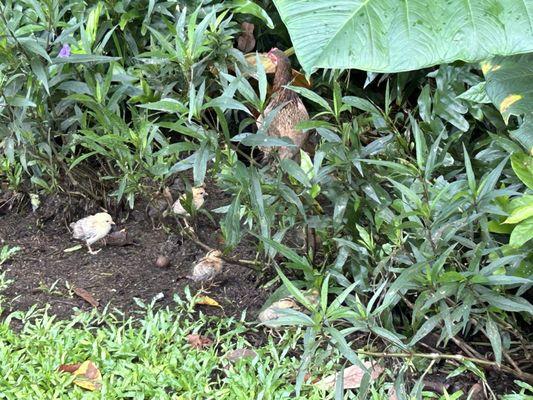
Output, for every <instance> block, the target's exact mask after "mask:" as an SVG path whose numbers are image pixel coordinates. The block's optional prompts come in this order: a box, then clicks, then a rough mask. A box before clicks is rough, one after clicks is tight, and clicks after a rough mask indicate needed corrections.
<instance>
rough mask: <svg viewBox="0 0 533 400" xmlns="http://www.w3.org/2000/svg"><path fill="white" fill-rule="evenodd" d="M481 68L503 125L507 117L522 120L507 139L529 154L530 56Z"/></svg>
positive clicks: (532, 143) (532, 124) (532, 111)
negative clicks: (512, 138)
mask: <svg viewBox="0 0 533 400" xmlns="http://www.w3.org/2000/svg"><path fill="white" fill-rule="evenodd" d="M528 7H531V5H529V6H528ZM531 11H533V10H531ZM531 11H530V12H531ZM482 68H483V73H484V74H485V78H486V80H487V84H486V91H487V95H488V96H489V98H490V99H491V100H492V102H493V103H494V105H495V106H496V107H497V108H498V110H499V111H500V113H501V114H502V117H503V119H504V121H505V122H506V123H507V122H508V121H509V117H510V116H511V115H516V116H524V120H523V122H522V126H520V128H519V129H518V131H515V132H513V133H512V134H511V136H513V137H514V138H515V139H516V140H517V141H518V142H520V144H522V145H523V146H524V147H525V148H526V150H527V151H528V152H529V153H530V154H533V153H532V152H533V135H532V134H531V131H532V130H531V129H532V128H533V121H532V118H533V80H532V79H530V77H531V76H532V75H533V54H524V55H518V56H514V57H506V58H504V57H496V58H494V59H492V60H491V61H487V62H485V63H483V65H482Z"/></svg>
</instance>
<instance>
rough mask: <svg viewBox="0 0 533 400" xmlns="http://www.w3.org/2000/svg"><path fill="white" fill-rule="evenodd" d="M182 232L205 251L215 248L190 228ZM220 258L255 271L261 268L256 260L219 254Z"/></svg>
mask: <svg viewBox="0 0 533 400" xmlns="http://www.w3.org/2000/svg"><path fill="white" fill-rule="evenodd" d="M182 233H183V234H184V235H185V236H187V238H189V240H191V241H192V242H194V243H196V244H197V245H198V246H200V247H201V248H203V249H204V250H206V251H212V250H216V249H214V248H213V247H211V246H208V245H207V244H205V243H203V242H202V241H201V240H200V239H198V236H196V233H195V232H194V231H193V230H192V229H187V228H185V229H183V230H182ZM220 258H221V259H222V260H224V261H225V262H227V263H229V264H236V265H240V266H242V267H246V268H249V269H251V270H253V271H255V272H259V271H260V270H261V268H260V267H261V264H260V263H259V262H258V261H252V260H237V259H234V258H230V257H225V256H221V257H220Z"/></svg>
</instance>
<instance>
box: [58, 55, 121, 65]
mask: <svg viewBox="0 0 533 400" xmlns="http://www.w3.org/2000/svg"><path fill="white" fill-rule="evenodd" d="M119 60H120V57H107V56H97V55H93V54H72V55H71V56H70V57H56V58H54V59H52V60H51V61H52V63H54V64H82V63H95V64H102V63H109V62H113V61H119Z"/></svg>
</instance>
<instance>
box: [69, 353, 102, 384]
mask: <svg viewBox="0 0 533 400" xmlns="http://www.w3.org/2000/svg"><path fill="white" fill-rule="evenodd" d="M73 374H74V375H75V376H76V378H74V384H75V385H78V386H80V387H82V388H84V389H87V390H93V391H94V390H99V389H100V388H101V387H102V374H101V373H100V370H99V369H98V368H97V367H96V365H94V363H93V362H92V361H90V360H87V361H85V362H84V363H82V364H81V365H80V367H79V368H78V369H77V370H76V371H74V372H73Z"/></svg>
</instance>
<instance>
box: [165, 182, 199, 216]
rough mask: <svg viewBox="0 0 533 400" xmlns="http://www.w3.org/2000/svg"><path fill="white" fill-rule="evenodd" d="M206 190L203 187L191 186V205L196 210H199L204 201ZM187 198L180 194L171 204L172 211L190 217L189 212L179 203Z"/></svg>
mask: <svg viewBox="0 0 533 400" xmlns="http://www.w3.org/2000/svg"><path fill="white" fill-rule="evenodd" d="M206 196H207V192H206V191H205V189H204V188H203V187H193V188H192V205H193V207H194V208H195V209H196V210H199V209H200V208H201V207H202V206H203V204H204V201H205V197H206ZM186 198H187V195H186V194H182V195H181V196H180V197H179V198H178V200H176V201H175V202H174V204H173V205H172V211H173V212H174V214H176V215H179V216H180V217H190V214H189V212H188V211H187V210H186V209H185V208H184V207H183V205H182V204H181V203H182V202H183V201H185V199H186Z"/></svg>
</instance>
